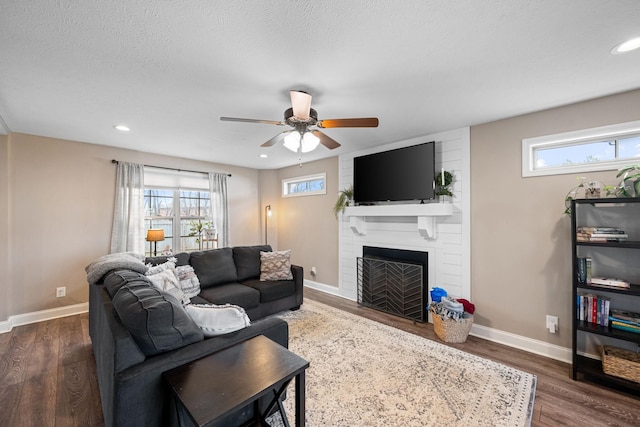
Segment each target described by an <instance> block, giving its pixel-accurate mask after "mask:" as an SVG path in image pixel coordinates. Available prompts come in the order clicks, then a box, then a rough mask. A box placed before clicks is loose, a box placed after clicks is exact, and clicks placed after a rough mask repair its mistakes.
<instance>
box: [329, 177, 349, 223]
mask: <svg viewBox="0 0 640 427" xmlns="http://www.w3.org/2000/svg"><path fill="white" fill-rule="evenodd" d="M352 200H353V185H350V186H348V187H347V188H343V189H342V190H340V192H339V193H338V200H336V204H335V205H333V213H334V215H335V216H336V218H337V217H338V214H340V213H341V212H344V209H345V208H346V207H347V206H349V205H350V204H351V201H352Z"/></svg>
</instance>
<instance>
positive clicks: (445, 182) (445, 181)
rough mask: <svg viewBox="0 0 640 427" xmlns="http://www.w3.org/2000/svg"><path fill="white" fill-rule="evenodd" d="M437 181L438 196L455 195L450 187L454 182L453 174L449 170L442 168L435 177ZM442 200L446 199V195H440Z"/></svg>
mask: <svg viewBox="0 0 640 427" xmlns="http://www.w3.org/2000/svg"><path fill="white" fill-rule="evenodd" d="M433 180H434V181H435V183H436V196H449V197H453V193H452V192H451V189H450V188H449V187H450V186H451V184H453V174H452V173H451V172H449V171H446V170H444V169H442V170H441V171H440V172H439V173H436V175H435V176H434V177H433ZM440 199H441V200H446V199H445V198H444V197H440Z"/></svg>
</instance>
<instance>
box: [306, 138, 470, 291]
mask: <svg viewBox="0 0 640 427" xmlns="http://www.w3.org/2000/svg"><path fill="white" fill-rule="evenodd" d="M427 141H435V142H436V158H435V162H436V170H441V169H444V170H446V171H451V172H452V173H453V175H454V184H453V189H452V190H453V197H452V198H451V203H437V202H435V201H432V202H429V203H424V204H419V203H415V204H385V205H377V206H349V207H347V208H346V209H345V211H344V213H343V214H342V215H341V216H340V226H339V284H338V287H337V289H336V288H334V287H331V286H322V287H320V288H319V289H321V290H324V291H327V292H331V293H333V294H335V295H339V296H342V297H344V298H348V299H351V300H354V301H355V300H357V258H358V257H361V256H362V248H363V246H374V247H381V248H391V249H406V250H413V251H421V252H427V253H428V266H427V280H428V286H429V288H432V287H434V286H438V287H440V288H444V289H446V290H447V292H448V293H449V294H450V295H453V296H457V297H462V298H467V299H471V295H470V294H471V286H470V274H471V272H470V265H471V262H470V219H469V212H470V194H469V187H470V183H469V174H470V169H471V168H470V144H469V142H470V135H469V128H463V129H457V130H453V131H448V132H443V133H439V134H434V135H427V136H425V137H421V138H413V139H411V140H407V141H400V142H396V143H392V144H387V145H385V146H383V147H376V148H375V149H368V150H362V151H358V152H355V153H348V154H342V155H340V161H339V174H340V180H339V188H346V187H348V186H349V185H350V184H351V183H352V182H353V158H354V157H357V156H361V155H365V154H371V153H375V152H380V151H386V150H392V149H395V148H401V147H407V146H410V145H416V144H420V143H423V142H427Z"/></svg>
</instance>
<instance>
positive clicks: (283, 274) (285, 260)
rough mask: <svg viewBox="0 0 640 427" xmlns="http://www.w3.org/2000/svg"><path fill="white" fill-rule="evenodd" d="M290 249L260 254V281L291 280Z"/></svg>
mask: <svg viewBox="0 0 640 427" xmlns="http://www.w3.org/2000/svg"><path fill="white" fill-rule="evenodd" d="M292 279H293V273H291V249H288V250H286V251H277V252H260V280H263V281H266V280H292Z"/></svg>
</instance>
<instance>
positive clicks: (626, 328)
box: [611, 321, 640, 334]
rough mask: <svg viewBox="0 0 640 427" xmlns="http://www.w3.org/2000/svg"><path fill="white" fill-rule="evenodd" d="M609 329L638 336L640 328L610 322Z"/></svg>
mask: <svg viewBox="0 0 640 427" xmlns="http://www.w3.org/2000/svg"><path fill="white" fill-rule="evenodd" d="M611 327H612V328H613V329H619V330H621V331H627V332H633V333H636V334H640V327H637V326H632V325H628V324H626V323H620V322H614V321H611Z"/></svg>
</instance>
